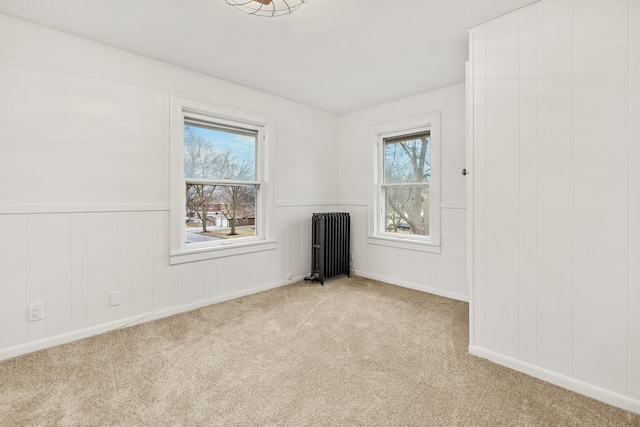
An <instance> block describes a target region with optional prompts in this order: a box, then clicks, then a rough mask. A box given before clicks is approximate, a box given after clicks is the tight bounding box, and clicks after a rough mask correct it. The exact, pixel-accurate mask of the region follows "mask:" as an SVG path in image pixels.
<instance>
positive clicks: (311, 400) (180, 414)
mask: <svg viewBox="0 0 640 427" xmlns="http://www.w3.org/2000/svg"><path fill="white" fill-rule="evenodd" d="M467 346H468V305H467V304H466V303H463V302H459V301H453V300H449V299H446V298H442V297H438V296H434V295H430V294H426V293H422V292H418V291H413V290H409V289H404V288H401V287H397V286H393V285H389V284H385V283H381V282H376V281H373V280H368V279H364V278H360V277H353V278H351V279H347V278H343V279H338V280H333V281H329V282H327V283H326V284H325V286H324V287H323V286H320V285H318V284H309V283H304V282H301V283H295V284H292V285H289V286H285V287H281V288H277V289H273V290H270V291H267V292H262V293H259V294H255V295H250V296H247V297H243V298H239V299H236V300H233V301H228V302H225V303H220V304H216V305H211V306H208V307H204V308H201V309H198V310H194V311H191V312H188V313H182V314H179V315H176V316H172V317H169V318H165V319H161V320H157V321H154V322H149V323H145V324H142V325H138V326H134V327H129V328H123V329H119V330H115V331H112V332H109V333H106V334H102V335H98V336H95V337H92V338H88V339H84V340H80V341H76V342H73V343H70V344H66V345H61V346H58V347H55V348H50V349H47V350H43V351H39V352H35V353H31V354H27V355H24V356H20V357H16V358H13V359H9V360H6V361H3V362H0V425H2V426H46V425H56V426H57V425H61V426H64V425H73V426H76V425H77V426H258V425H260V426H262V425H273V426H276V425H287V426H346V425H355V426H365V425H366V426H369V425H372V426H378V425H379V426H640V416H639V415H635V414H632V413H629V412H626V411H623V410H621V409H618V408H615V407H612V406H609V405H606V404H604V403H600V402H598V401H596V400H593V399H590V398H588V397H585V396H582V395H579V394H576V393H573V392H570V391H567V390H564V389H562V388H559V387H555V386H553V385H550V384H548V383H545V382H542V381H539V380H537V379H534V378H532V377H529V376H527V375H524V374H520V373H518V372H515V371H512V370H509V369H506V368H503V367H501V366H498V365H495V364H493V363H490V362H488V361H486V360H482V359H479V358H476V357H473V356H470V355H469V354H468V353H467Z"/></svg>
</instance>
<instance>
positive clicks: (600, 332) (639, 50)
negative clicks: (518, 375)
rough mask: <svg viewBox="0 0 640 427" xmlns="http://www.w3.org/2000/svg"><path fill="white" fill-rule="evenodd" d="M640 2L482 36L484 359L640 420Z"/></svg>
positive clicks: (475, 92)
mask: <svg viewBox="0 0 640 427" xmlns="http://www.w3.org/2000/svg"><path fill="white" fill-rule="evenodd" d="M639 39H640V2H638V1H636V0H614V1H610V0H580V1H578V0H575V1H574V0H546V1H542V2H540V3H537V4H536V5H534V6H531V7H528V8H525V9H523V10H521V11H518V12H516V13H514V14H511V15H508V16H506V17H503V18H500V19H498V20H496V21H493V22H490V23H488V24H486V25H483V26H480V27H478V28H475V29H473V30H471V31H470V61H471V66H470V76H469V78H470V83H471V90H470V92H469V94H468V96H469V98H468V102H469V103H470V104H469V105H470V106H471V111H472V117H470V121H471V123H472V132H471V133H470V134H471V141H470V143H471V144H472V148H473V153H474V156H473V159H469V168H470V170H471V176H472V177H473V194H470V198H471V200H472V201H473V236H472V237H473V239H472V243H471V244H472V245H473V263H472V267H473V274H472V277H473V285H472V301H471V307H472V312H473V315H472V330H473V334H472V337H471V339H472V343H471V351H472V352H473V353H475V354H478V355H481V356H484V357H488V358H490V359H492V360H495V361H498V362H499V363H503V364H505V365H508V366H511V367H515V368H516V369H520V370H523V371H525V372H528V373H531V374H533V375H536V376H539V377H541V378H543V379H546V380H550V381H553V382H555V383H557V384H560V385H563V386H565V387H569V388H572V389H574V390H577V391H579V392H582V393H586V394H589V395H591V396H593V397H596V398H599V399H602V400H605V401H608V402H609V403H613V404H616V405H618V406H622V407H625V408H627V409H631V410H634V411H636V412H640V321H639V320H640V317H638V312H639V311H640V274H639V273H638V266H639V265H640V251H639V250H638V248H639V247H640V211H639V208H640V186H639V185H638V182H640V181H639V180H638V179H637V177H635V174H634V173H633V167H634V165H636V164H637V163H638V162H640V148H639V147H640V127H639V126H640V120H639V118H640V81H639V77H638V76H640V41H639Z"/></svg>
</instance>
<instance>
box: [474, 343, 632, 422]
mask: <svg viewBox="0 0 640 427" xmlns="http://www.w3.org/2000/svg"><path fill="white" fill-rule="evenodd" d="M469 354H472V355H474V356H478V357H481V358H483V359H487V360H489V361H491V362H493V363H497V364H498V365H502V366H506V367H507V368H510V369H513V370H514V371H518V372H522V373H524V374H527V375H530V376H532V377H535V378H538V379H540V380H542V381H546V382H548V383H551V384H554V385H557V386H559V387H562V388H565V389H567V390H571V391H575V392H576V393H580V394H583V395H585V396H588V397H591V398H594V399H596V400H599V401H601V402H604V403H608V404H609V405H613V406H617V407H618V408H622V409H624V410H626V411H630V412H634V413H636V414H640V401H639V400H635V399H632V398H630V397H628V396H625V395H622V394H619V393H615V392H612V391H609V390H606V389H603V388H600V387H597V386H594V385H592V384H589V383H585V382H583V381H580V380H576V379H575V378H571V377H567V376H566V375H562V374H559V373H557V372H553V371H550V370H548V369H544V368H541V367H539V366H536V365H532V364H530V363H527V362H522V361H520V360H517V359H513V358H511V357H508V356H503V355H502V354H498V353H494V352H493V351H491V350H487V349H485V348H483V347H478V346H475V345H470V346H469Z"/></svg>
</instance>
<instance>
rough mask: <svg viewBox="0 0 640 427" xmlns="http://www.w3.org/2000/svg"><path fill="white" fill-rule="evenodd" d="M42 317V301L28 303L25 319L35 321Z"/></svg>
mask: <svg viewBox="0 0 640 427" xmlns="http://www.w3.org/2000/svg"><path fill="white" fill-rule="evenodd" d="M42 319H44V303H41V302H39V303H37V304H29V306H28V307H27V320H28V321H29V322H35V321H37V320H42Z"/></svg>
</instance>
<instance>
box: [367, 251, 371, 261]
mask: <svg viewBox="0 0 640 427" xmlns="http://www.w3.org/2000/svg"><path fill="white" fill-rule="evenodd" d="M367 262H371V253H368V254H367Z"/></svg>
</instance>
